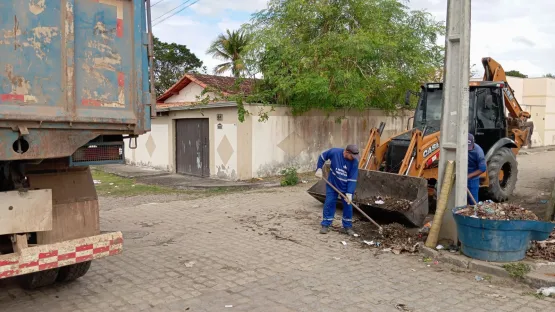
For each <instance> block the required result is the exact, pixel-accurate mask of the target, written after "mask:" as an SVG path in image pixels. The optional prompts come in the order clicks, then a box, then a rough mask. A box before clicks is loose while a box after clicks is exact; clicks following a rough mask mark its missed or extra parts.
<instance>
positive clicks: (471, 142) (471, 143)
mask: <svg viewBox="0 0 555 312" xmlns="http://www.w3.org/2000/svg"><path fill="white" fill-rule="evenodd" d="M473 149H474V136H473V135H472V134H470V133H469V134H468V150H469V151H471V150H473Z"/></svg>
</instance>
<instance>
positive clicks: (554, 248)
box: [527, 230, 555, 262]
mask: <svg viewBox="0 0 555 312" xmlns="http://www.w3.org/2000/svg"><path fill="white" fill-rule="evenodd" d="M527 255H528V257H530V258H533V259H542V260H547V261H550V262H555V230H554V231H553V232H551V234H550V235H549V238H548V239H546V240H544V241H532V246H531V247H530V249H529V250H528V252H527Z"/></svg>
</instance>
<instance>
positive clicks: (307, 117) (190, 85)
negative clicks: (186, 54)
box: [125, 75, 413, 180]
mask: <svg viewBox="0 0 555 312" xmlns="http://www.w3.org/2000/svg"><path fill="white" fill-rule="evenodd" d="M214 77H216V78H214ZM220 78H222V79H220ZM229 79H233V78H228V77H217V76H208V75H194V76H189V75H186V76H185V77H184V79H182V80H181V81H180V82H178V83H176V85H174V87H172V88H170V89H169V90H168V92H166V93H165V94H164V95H162V96H160V97H159V98H158V101H159V103H158V104H157V111H158V113H157V115H158V116H157V117H156V118H155V119H153V120H152V130H151V132H150V133H147V134H145V135H143V136H141V137H139V138H138V142H137V143H138V144H137V148H136V149H130V148H129V147H128V146H126V151H125V155H126V161H127V162H128V163H129V164H133V165H138V166H146V167H153V168H157V169H162V170H166V171H170V172H175V173H180V174H188V175H196V176H203V177H216V178H221V179H228V180H248V179H252V178H258V177H266V176H272V175H277V174H280V172H281V170H282V169H285V168H288V167H295V168H296V169H297V170H298V171H299V172H306V171H311V170H314V169H315V164H316V160H317V158H318V156H319V155H320V153H321V152H322V151H323V150H325V149H327V148H330V147H343V146H346V145H347V144H350V143H356V144H359V146H360V147H361V148H363V147H364V146H365V145H366V141H367V139H368V134H369V131H370V129H371V128H372V127H377V126H378V125H379V124H380V122H382V121H383V122H385V123H386V126H385V129H384V132H383V137H384V138H389V137H390V136H392V135H394V134H395V133H398V132H401V131H403V130H406V129H407V127H408V126H409V124H408V123H409V117H410V116H412V114H413V112H412V111H400V112H398V113H397V114H396V115H395V116H393V115H389V114H386V113H384V112H383V111H381V110H377V109H368V110H365V111H363V112H360V111H345V112H336V113H333V114H329V115H328V114H327V113H325V112H321V111H311V112H308V113H306V114H303V115H302V116H293V115H292V114H291V113H290V110H289V109H288V108H287V107H274V108H273V110H271V108H270V107H268V106H264V105H246V106H245V109H246V110H247V111H248V112H249V113H250V114H249V115H247V116H246V117H245V120H244V121H243V122H240V121H239V119H238V108H237V104H236V103H234V102H218V101H216V102H210V103H208V104H203V105H198V103H196V101H195V100H198V99H199V98H200V97H202V96H206V95H202V96H201V93H202V91H203V90H204V89H205V88H207V87H210V86H217V87H218V88H219V89H220V90H228V91H226V92H231V91H229V89H226V85H227V84H228V83H230V82H231V80H229ZM247 83H252V82H247ZM242 87H243V88H245V89H248V88H249V85H246V86H242ZM260 112H265V113H267V114H268V118H267V120H264V121H260V120H259V117H258V115H259V113H260ZM342 117H344V118H342Z"/></svg>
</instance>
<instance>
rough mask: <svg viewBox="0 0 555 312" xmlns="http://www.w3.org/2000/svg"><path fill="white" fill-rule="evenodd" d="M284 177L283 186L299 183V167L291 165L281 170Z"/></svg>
mask: <svg viewBox="0 0 555 312" xmlns="http://www.w3.org/2000/svg"><path fill="white" fill-rule="evenodd" d="M281 174H282V175H283V178H282V179H281V182H280V184H281V186H293V185H297V184H298V183H299V175H298V174H297V169H296V168H294V167H289V168H287V169H283V170H281Z"/></svg>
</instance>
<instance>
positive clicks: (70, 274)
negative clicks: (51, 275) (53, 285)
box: [57, 261, 91, 283]
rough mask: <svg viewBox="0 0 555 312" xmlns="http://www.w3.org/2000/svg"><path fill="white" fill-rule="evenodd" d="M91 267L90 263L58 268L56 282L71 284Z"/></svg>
mask: <svg viewBox="0 0 555 312" xmlns="http://www.w3.org/2000/svg"><path fill="white" fill-rule="evenodd" d="M90 267H91V261H87V262H81V263H76V264H72V265H68V266H64V267H61V268H60V272H59V273H58V279H57V281H58V282H62V283H63V282H71V281H74V280H76V279H78V278H80V277H81V276H83V275H85V274H87V272H88V271H89V269H90Z"/></svg>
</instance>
